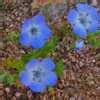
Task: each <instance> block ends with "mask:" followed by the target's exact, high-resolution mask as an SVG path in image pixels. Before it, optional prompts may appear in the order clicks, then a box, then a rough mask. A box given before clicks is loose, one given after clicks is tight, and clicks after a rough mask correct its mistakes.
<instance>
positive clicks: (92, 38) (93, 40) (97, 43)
mask: <svg viewBox="0 0 100 100" xmlns="http://www.w3.org/2000/svg"><path fill="white" fill-rule="evenodd" d="M87 40H88V42H89V43H90V44H92V45H93V47H94V48H98V47H100V31H97V32H96V33H90V34H89V36H88V38H87Z"/></svg>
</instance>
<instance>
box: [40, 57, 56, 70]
mask: <svg viewBox="0 0 100 100" xmlns="http://www.w3.org/2000/svg"><path fill="white" fill-rule="evenodd" d="M41 65H43V67H44V68H45V69H48V70H54V68H55V63H54V62H53V60H52V59H51V58H45V59H43V60H42V62H41Z"/></svg>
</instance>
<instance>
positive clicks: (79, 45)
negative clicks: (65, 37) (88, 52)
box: [75, 40, 84, 50]
mask: <svg viewBox="0 0 100 100" xmlns="http://www.w3.org/2000/svg"><path fill="white" fill-rule="evenodd" d="M75 47H76V49H78V50H80V49H81V48H83V47H84V41H83V40H79V41H76V43H75Z"/></svg>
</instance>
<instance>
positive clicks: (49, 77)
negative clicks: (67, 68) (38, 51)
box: [20, 58, 57, 92]
mask: <svg viewBox="0 0 100 100" xmlns="http://www.w3.org/2000/svg"><path fill="white" fill-rule="evenodd" d="M54 69H55V64H54V62H53V60H52V59H50V58H45V59H43V60H41V61H40V60H36V59H33V60H31V61H29V62H28V63H27V64H26V67H25V70H24V71H22V72H21V73H20V81H21V82H22V83H23V84H24V85H25V86H27V87H29V88H30V89H31V90H32V91H34V92H44V91H45V90H46V88H47V87H48V86H54V85H55V84H56V83H57V76H56V74H55V73H54Z"/></svg>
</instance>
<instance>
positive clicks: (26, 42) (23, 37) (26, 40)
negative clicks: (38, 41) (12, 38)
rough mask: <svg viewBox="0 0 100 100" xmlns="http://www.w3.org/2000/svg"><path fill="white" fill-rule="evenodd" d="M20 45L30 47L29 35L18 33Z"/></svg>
mask: <svg viewBox="0 0 100 100" xmlns="http://www.w3.org/2000/svg"><path fill="white" fill-rule="evenodd" d="M19 41H20V43H21V45H24V46H30V45H31V36H30V33H29V34H28V33H20V40H19Z"/></svg>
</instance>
